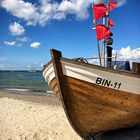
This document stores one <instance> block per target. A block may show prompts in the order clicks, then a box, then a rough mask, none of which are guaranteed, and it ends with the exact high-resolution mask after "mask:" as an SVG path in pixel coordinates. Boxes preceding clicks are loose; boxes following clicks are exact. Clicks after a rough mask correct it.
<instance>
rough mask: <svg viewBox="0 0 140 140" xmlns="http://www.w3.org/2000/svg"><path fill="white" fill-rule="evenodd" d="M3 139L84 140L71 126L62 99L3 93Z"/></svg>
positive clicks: (0, 122) (0, 132)
mask: <svg viewBox="0 0 140 140" xmlns="http://www.w3.org/2000/svg"><path fill="white" fill-rule="evenodd" d="M0 112H1V113H0V139H1V140H8V139H9V140H21V139H22V140H25V139H26V140H81V138H80V137H79V136H78V135H77V134H76V133H75V132H74V130H73V129H72V127H71V126H70V124H69V122H68V120H67V118H66V116H65V113H64V110H63V108H62V104H61V102H60V100H59V99H58V98H57V97H56V96H55V95H54V94H52V95H48V96H42V95H41V96H40V95H32V94H29V95H27V94H18V93H15V92H11V91H3V90H1V91H0Z"/></svg>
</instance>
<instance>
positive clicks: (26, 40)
mask: <svg viewBox="0 0 140 140" xmlns="http://www.w3.org/2000/svg"><path fill="white" fill-rule="evenodd" d="M17 41H19V42H28V41H30V38H28V37H20V38H17Z"/></svg>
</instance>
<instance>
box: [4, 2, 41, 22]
mask: <svg viewBox="0 0 140 140" xmlns="http://www.w3.org/2000/svg"><path fill="white" fill-rule="evenodd" d="M1 6H2V7H3V8H5V9H6V10H7V11H8V12H10V13H11V14H12V15H14V16H16V17H18V18H22V19H24V20H25V21H28V22H29V23H30V24H33V23H34V21H35V19H37V18H38V17H39V13H38V12H37V9H38V8H37V7H35V5H33V4H31V3H30V2H25V1H23V0H3V1H2V2H1Z"/></svg>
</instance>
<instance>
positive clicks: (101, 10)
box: [93, 3, 106, 22]
mask: <svg viewBox="0 0 140 140" xmlns="http://www.w3.org/2000/svg"><path fill="white" fill-rule="evenodd" d="M93 13H94V19H95V21H96V22H97V21H98V20H100V19H101V18H102V17H103V16H105V15H106V6H105V5H104V4H103V3H100V4H96V5H94V6H93Z"/></svg>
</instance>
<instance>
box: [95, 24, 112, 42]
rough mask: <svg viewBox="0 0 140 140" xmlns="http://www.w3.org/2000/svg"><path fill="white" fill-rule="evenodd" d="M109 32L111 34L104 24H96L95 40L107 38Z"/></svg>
mask: <svg viewBox="0 0 140 140" xmlns="http://www.w3.org/2000/svg"><path fill="white" fill-rule="evenodd" d="M110 34H111V31H110V29H109V28H108V27H106V26H105V25H103V24H99V25H96V35H97V40H102V39H105V38H108V37H109V36H110Z"/></svg>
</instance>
